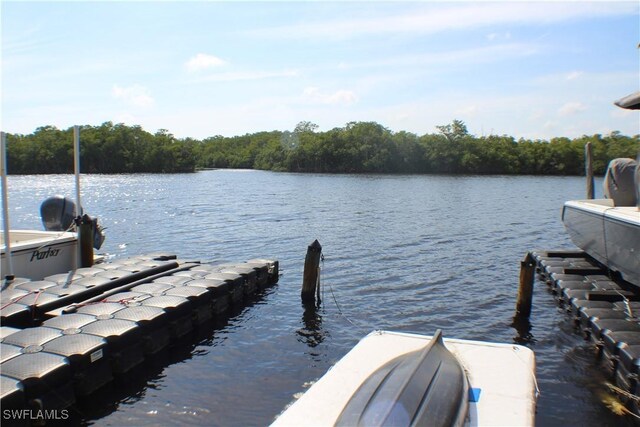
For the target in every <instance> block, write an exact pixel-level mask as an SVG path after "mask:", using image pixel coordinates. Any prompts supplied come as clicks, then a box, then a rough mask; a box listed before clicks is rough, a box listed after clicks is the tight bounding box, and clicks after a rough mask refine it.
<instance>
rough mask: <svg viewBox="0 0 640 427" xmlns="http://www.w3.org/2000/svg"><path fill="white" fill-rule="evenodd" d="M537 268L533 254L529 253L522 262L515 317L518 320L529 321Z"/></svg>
mask: <svg viewBox="0 0 640 427" xmlns="http://www.w3.org/2000/svg"><path fill="white" fill-rule="evenodd" d="M535 268H536V261H535V259H534V258H533V255H531V252H527V254H526V255H525V256H524V258H523V259H522V261H520V286H519V287H518V301H517V303H516V315H515V317H516V318H518V319H529V316H530V315H531V305H532V301H533V279H534V273H535Z"/></svg>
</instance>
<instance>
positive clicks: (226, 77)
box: [192, 70, 300, 83]
mask: <svg viewBox="0 0 640 427" xmlns="http://www.w3.org/2000/svg"><path fill="white" fill-rule="evenodd" d="M299 75H300V73H299V71H297V70H283V71H236V72H229V73H214V74H209V75H206V76H203V77H200V78H197V79H195V80H193V81H192V83H203V82H234V81H242V80H264V79H272V78H282V77H298V76H299Z"/></svg>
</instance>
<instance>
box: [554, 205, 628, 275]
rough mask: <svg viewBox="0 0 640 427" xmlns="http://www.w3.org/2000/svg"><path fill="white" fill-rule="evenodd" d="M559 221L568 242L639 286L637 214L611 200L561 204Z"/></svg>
mask: <svg viewBox="0 0 640 427" xmlns="http://www.w3.org/2000/svg"><path fill="white" fill-rule="evenodd" d="M562 221H563V222H564V226H565V228H566V230H567V233H568V234H569V237H570V238H571V241H573V243H574V244H575V245H576V246H577V247H579V248H580V249H582V250H583V251H585V252H586V253H588V254H589V255H590V256H591V257H593V258H595V259H596V260H597V261H598V262H600V263H601V264H603V265H605V266H606V267H608V268H609V269H610V270H613V271H616V272H618V273H620V275H621V276H622V278H623V279H624V280H625V281H627V282H629V283H631V284H633V285H635V286H640V210H638V208H637V207H636V206H616V205H615V202H614V201H613V200H612V199H593V200H574V201H569V202H566V203H565V204H564V208H563V210H562Z"/></svg>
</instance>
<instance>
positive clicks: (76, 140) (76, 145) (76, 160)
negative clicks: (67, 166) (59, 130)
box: [73, 126, 82, 216]
mask: <svg viewBox="0 0 640 427" xmlns="http://www.w3.org/2000/svg"><path fill="white" fill-rule="evenodd" d="M73 166H74V171H75V175H76V209H77V212H76V216H82V204H80V126H74V127H73Z"/></svg>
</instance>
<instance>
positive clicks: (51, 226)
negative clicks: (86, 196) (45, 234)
mask: <svg viewBox="0 0 640 427" xmlns="http://www.w3.org/2000/svg"><path fill="white" fill-rule="evenodd" d="M75 214H76V204H75V203H73V200H71V199H69V198H67V197H63V196H53V197H49V198H48V199H46V200H45V201H44V202H42V204H41V205H40V217H41V218H42V225H43V226H44V229H45V230H47V231H67V230H69V229H70V228H71V226H72V225H73V221H74V219H75Z"/></svg>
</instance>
